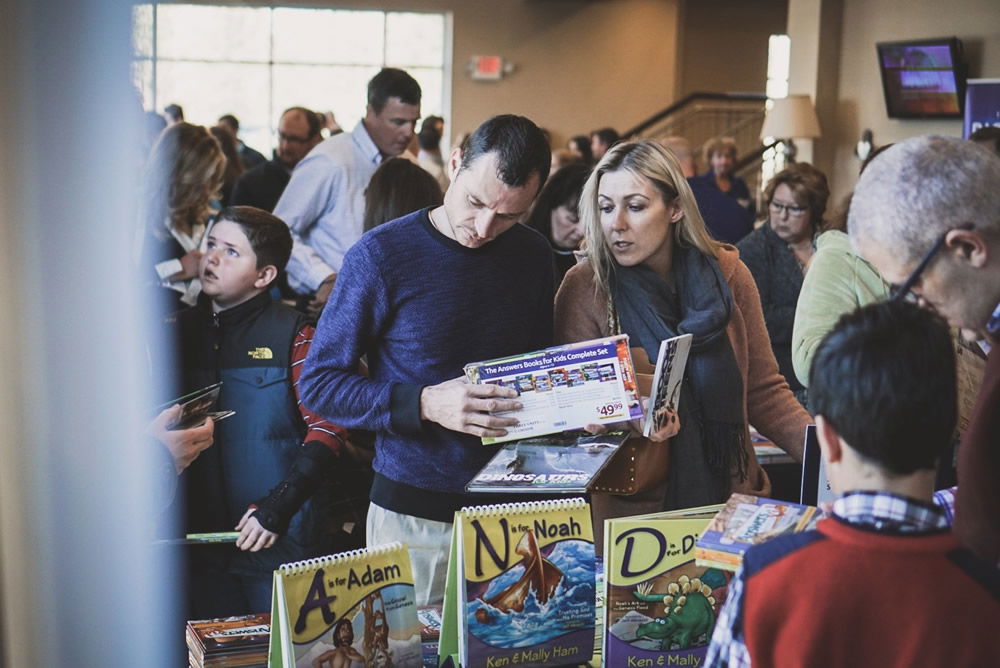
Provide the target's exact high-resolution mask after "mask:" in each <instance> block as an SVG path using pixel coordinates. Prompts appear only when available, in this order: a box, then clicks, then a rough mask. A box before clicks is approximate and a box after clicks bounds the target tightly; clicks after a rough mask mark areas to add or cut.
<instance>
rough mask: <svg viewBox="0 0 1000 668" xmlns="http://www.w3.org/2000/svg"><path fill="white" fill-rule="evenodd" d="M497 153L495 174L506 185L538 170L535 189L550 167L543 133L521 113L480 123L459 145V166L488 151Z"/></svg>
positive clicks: (520, 181)
mask: <svg viewBox="0 0 1000 668" xmlns="http://www.w3.org/2000/svg"><path fill="white" fill-rule="evenodd" d="M494 152H495V153H496V154H497V176H499V177H500V180H501V181H503V182H504V184H505V185H508V186H513V187H518V186H523V185H524V184H525V183H527V182H528V180H529V179H531V175H532V174H538V179H539V180H538V189H539V190H541V188H542V186H543V185H545V180H546V179H547V178H549V170H550V169H551V168H552V151H551V150H550V149H549V144H548V142H547V141H545V135H543V134H542V131H541V130H540V129H539V128H538V126H537V125H535V124H534V123H532V122H531V121H530V120H529V119H527V118H525V117H524V116H515V115H513V114H501V115H499V116H494V117H493V118H490V119H488V120H486V121H484V122H483V123H482V125H480V126H479V127H478V128H476V131H475V132H473V133H472V134H471V135H469V138H468V139H466V140H465V143H464V145H463V147H462V166H461V168H460V170H461V169H468V168H469V166H470V165H471V164H472V163H473V162H475V161H476V160H478V159H479V158H480V157H482V156H484V155H486V154H487V153H494Z"/></svg>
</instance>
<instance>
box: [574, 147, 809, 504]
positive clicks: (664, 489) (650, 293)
mask: <svg viewBox="0 0 1000 668" xmlns="http://www.w3.org/2000/svg"><path fill="white" fill-rule="evenodd" d="M580 217H581V219H582V221H583V224H584V226H585V228H586V248H587V260H586V261H585V262H583V263H581V264H579V265H577V266H575V267H574V268H572V269H570V270H569V272H568V273H567V274H566V278H565V279H564V281H563V283H562V286H561V287H560V289H559V292H558V294H557V296H556V305H555V320H556V322H555V327H556V338H557V340H558V342H560V343H568V342H572V341H580V340H585V339H590V338H595V337H598V336H607V335H609V334H612V333H617V332H623V333H626V334H628V335H629V337H630V340H631V345H632V346H633V351H634V352H636V353H637V354H638V355H639V356H641V357H648V359H645V360H640V363H646V362H649V360H655V359H656V354H657V351H658V349H659V345H660V341H662V340H663V339H666V338H668V337H671V336H675V335H678V334H683V333H690V334H692V335H693V336H694V341H693V346H692V350H691V355H690V358H689V360H688V363H687V369H686V373H685V380H684V383H683V386H682V390H681V396H680V400H679V404H678V411H679V414H678V417H679V430H678V431H677V433H676V435H675V436H673V437H672V438H671V439H670V441H669V443H667V444H664V445H662V446H661V447H669V448H670V449H671V451H670V459H671V461H670V466H669V472H668V473H667V475H666V477H665V482H663V483H662V484H660V485H658V486H656V487H655V488H652V489H647V490H644V491H640V492H639V493H638V494H636V495H634V496H628V497H615V496H610V495H599V494H595V495H594V497H593V504H594V513H595V516H596V517H597V518H598V519H603V518H605V517H616V516H622V515H630V514H635V513H640V512H650V511H655V510H661V509H671V508H684V507H690V506H698V505H704V504H709V503H719V502H721V501H723V500H725V499H726V498H727V497H728V495H729V494H730V492H734V491H738V492H745V493H751V494H762V495H766V494H768V493H769V492H770V482H769V480H768V478H767V475H766V474H765V473H764V471H763V469H762V468H761V467H760V465H759V464H758V463H757V459H756V457H755V456H754V451H753V445H752V444H751V442H750V437H749V431H748V427H747V425H748V422H749V423H752V424H753V425H754V426H755V427H757V429H759V430H760V432H761V433H763V434H764V435H765V436H768V437H769V438H771V439H772V440H773V441H774V442H775V443H776V444H777V445H778V446H779V447H781V448H782V449H783V450H785V451H786V452H788V453H789V454H791V455H792V456H793V457H795V458H796V459H797V460H801V450H802V440H803V434H804V432H805V427H806V425H807V424H809V423H810V422H811V420H810V417H809V415H808V413H806V411H805V410H803V409H802V407H801V406H800V405H799V403H798V402H797V401H796V400H795V397H793V396H792V393H791V392H790V391H789V389H788V384H787V383H786V382H785V380H784V378H782V377H781V375H780V374H779V373H778V365H777V363H776V362H775V359H774V354H773V353H772V352H771V346H770V343H769V341H768V338H767V330H766V329H765V326H764V317H763V314H762V313H761V306H760V298H759V296H758V294H757V288H756V286H755V285H754V281H753V278H752V277H751V276H750V272H749V271H747V268H746V267H745V266H744V265H743V263H742V262H740V260H739V255H738V254H737V252H736V249H735V248H733V247H732V246H729V245H725V244H721V243H719V242H717V241H715V240H713V239H712V238H711V236H709V234H708V232H707V231H706V228H705V223H704V222H703V221H702V218H701V214H699V212H698V207H697V205H696V204H695V200H694V196H693V195H692V194H691V188H690V186H689V185H688V183H687V181H686V180H685V178H684V175H683V173H682V172H681V168H680V165H679V164H678V162H677V159H676V158H675V157H674V156H673V155H672V154H671V153H670V152H669V151H668V150H666V149H664V148H663V147H662V146H660V145H659V144H657V143H655V142H653V141H640V142H629V143H624V144H618V145H616V146H614V147H613V148H612V149H611V150H609V151H608V153H607V154H606V155H605V156H604V157H603V158H602V159H601V161H600V162H599V163H598V165H597V167H596V168H595V170H594V172H593V173H592V174H591V176H590V177H589V179H588V180H587V183H586V184H585V186H584V189H583V195H582V197H581V200H580ZM637 348H639V349H641V350H638V351H637V350H636V349H637ZM637 465H639V466H641V462H637Z"/></svg>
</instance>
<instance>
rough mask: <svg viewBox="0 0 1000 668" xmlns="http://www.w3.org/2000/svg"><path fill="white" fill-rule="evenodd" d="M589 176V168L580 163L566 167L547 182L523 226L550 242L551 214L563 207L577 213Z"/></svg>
mask: <svg viewBox="0 0 1000 668" xmlns="http://www.w3.org/2000/svg"><path fill="white" fill-rule="evenodd" d="M588 176H590V167H588V166H587V165H584V164H580V163H573V164H571V165H566V166H565V167H563V168H562V169H560V170H559V171H557V172H556V173H555V174H553V175H552V178H551V179H549V180H548V182H547V183H546V184H545V187H544V188H542V192H540V193H539V194H538V200H537V201H536V202H535V206H534V207H532V209H531V215H529V216H528V220H526V221H525V224H526V225H528V226H529V227H533V228H535V229H536V230H538V231H539V232H541V233H542V234H543V235H545V238H546V239H548V240H549V241H550V242H552V212H553V211H555V210H556V209H558V208H559V207H560V206H563V205H565V206H566V207H567V208H569V209H572V210H573V212H574V213H577V209H578V208H579V206H580V193H581V192H583V184H584V183H586V181H587V177H588Z"/></svg>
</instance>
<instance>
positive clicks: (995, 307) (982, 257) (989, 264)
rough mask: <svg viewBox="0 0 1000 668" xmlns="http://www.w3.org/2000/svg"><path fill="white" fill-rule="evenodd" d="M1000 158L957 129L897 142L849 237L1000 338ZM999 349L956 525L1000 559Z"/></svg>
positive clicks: (861, 191) (897, 276)
mask: <svg viewBox="0 0 1000 668" xmlns="http://www.w3.org/2000/svg"><path fill="white" fill-rule="evenodd" d="M997 184H1000V160H998V159H997V156H996V155H995V154H993V153H992V152H990V151H984V150H983V149H982V147H980V146H977V145H975V144H974V143H972V142H969V141H965V140H962V139H958V138H955V137H935V136H924V137H913V138H910V139H907V140H905V141H902V142H899V143H897V144H894V145H893V146H891V147H890V148H888V149H886V150H885V151H884V152H882V153H881V154H879V155H878V157H876V158H875V159H874V160H872V162H871V163H870V164H869V165H868V167H867V168H865V170H864V172H862V174H861V177H860V179H859V180H858V185H857V188H855V190H854V196H853V198H852V200H851V210H850V214H849V217H848V226H847V227H848V230H849V231H850V235H851V243H852V244H853V245H854V247H855V249H856V250H857V251H858V252H859V254H860V255H862V256H863V257H864V258H865V259H866V260H867V261H868V262H870V263H871V264H872V265H873V266H874V267H875V268H876V269H877V270H878V272H879V273H880V274H881V275H882V277H883V278H884V279H885V280H886V282H887V283H889V284H890V285H894V286H896V288H894V289H895V290H896V292H897V293H898V294H900V295H901V296H907V295H909V296H910V297H911V298H915V299H916V300H917V301H919V303H920V304H921V305H923V306H926V307H927V308H930V309H932V310H934V311H936V312H937V313H939V314H941V315H942V316H943V317H944V318H945V319H946V320H947V321H948V323H949V324H951V326H952V327H956V328H960V329H962V330H964V331H965V332H966V333H967V334H968V335H969V336H970V337H972V338H978V339H983V340H986V341H988V342H989V343H991V344H993V345H994V346H995V345H996V344H997V342H998V340H1000V187H997ZM998 480H1000V353H997V352H995V351H993V352H990V354H989V357H988V358H987V361H986V369H985V372H984V377H983V382H982V385H981V386H980V389H979V395H978V397H977V399H976V406H975V409H974V410H973V413H972V415H971V417H970V419H969V425H968V428H967V429H966V431H965V434H964V435H963V437H962V443H961V445H960V447H959V449H958V483H959V488H958V496H957V498H956V507H955V531H956V533H958V535H959V537H960V538H961V539H962V541H963V542H964V543H965V544H966V545H968V546H969V547H970V548H972V549H973V551H974V552H975V553H976V554H977V555H978V556H979V557H981V558H983V559H985V560H987V561H989V562H990V563H993V564H1000V484H998V483H997V481H998Z"/></svg>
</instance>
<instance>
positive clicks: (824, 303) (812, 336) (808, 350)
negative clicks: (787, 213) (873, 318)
mask: <svg viewBox="0 0 1000 668" xmlns="http://www.w3.org/2000/svg"><path fill="white" fill-rule="evenodd" d="M888 296H889V286H888V285H887V284H886V282H885V281H883V280H882V277H881V276H880V275H879V273H878V272H877V271H876V270H875V267H873V266H871V265H870V264H868V262H866V261H865V260H864V259H863V258H862V257H861V256H859V255H856V254H855V253H854V249H853V248H851V241H850V239H849V238H848V236H847V235H846V234H844V233H843V232H840V231H839V230H830V231H828V232H824V233H823V234H821V235H819V237H817V239H816V253H815V254H814V255H813V257H812V261H810V262H809V271H807V272H806V275H805V278H804V279H803V281H802V290H801V291H800V292H799V302H798V305H797V306H796V308H795V324H794V325H793V327H792V366H793V367H794V369H795V376H796V377H797V378H798V379H799V382H800V383H802V384H803V385H805V386H807V387H808V386H809V368H810V367H811V365H812V358H813V354H814V353H815V352H816V348H817V347H818V346H819V342H820V341H822V340H823V337H824V336H826V334H827V332H829V331H830V330H831V329H833V326H834V325H835V324H836V322H837V320H838V319H839V318H840V316H841V315H843V314H845V313H848V312H850V311H853V310H854V309H856V308H858V307H859V306H864V305H865V304H871V303H873V302H876V301H880V300H882V299H885V298H886V297H888Z"/></svg>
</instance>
